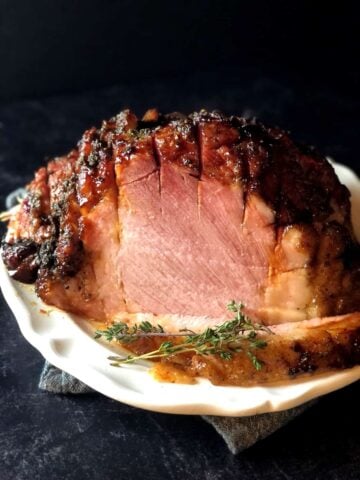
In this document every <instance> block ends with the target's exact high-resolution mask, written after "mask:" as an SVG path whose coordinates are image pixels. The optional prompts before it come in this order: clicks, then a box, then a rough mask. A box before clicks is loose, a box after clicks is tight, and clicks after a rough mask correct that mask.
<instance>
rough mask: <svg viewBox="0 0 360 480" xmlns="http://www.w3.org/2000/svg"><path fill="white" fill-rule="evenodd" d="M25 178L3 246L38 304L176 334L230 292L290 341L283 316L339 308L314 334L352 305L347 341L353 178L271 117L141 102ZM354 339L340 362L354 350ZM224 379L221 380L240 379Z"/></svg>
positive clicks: (359, 301)
mask: <svg viewBox="0 0 360 480" xmlns="http://www.w3.org/2000/svg"><path fill="white" fill-rule="evenodd" d="M27 190H28V195H27V197H26V198H25V200H23V201H22V203H21V205H20V207H19V209H18V211H17V213H16V214H14V215H13V217H12V218H11V220H10V223H9V227H8V233H7V235H6V237H5V240H4V242H3V259H4V261H5V264H6V266H7V268H8V269H9V271H10V272H11V274H12V276H13V277H14V278H15V279H16V280H19V281H21V282H25V283H33V282H35V286H36V291H37V293H38V295H39V296H40V297H41V298H42V299H43V300H44V301H45V302H46V303H48V304H51V305H55V306H57V307H59V308H62V309H64V310H67V311H70V312H74V313H77V314H80V315H85V316H87V317H90V318H94V319H98V320H101V321H109V322H111V321H114V320H124V321H128V322H132V321H139V319H148V320H150V321H154V322H156V323H161V324H163V325H164V327H165V328H166V329H167V330H168V331H169V332H174V331H177V330H178V329H179V328H184V327H186V328H188V329H191V330H195V331H201V330H203V329H204V328H205V327H206V326H210V325H215V324H219V323H221V322H222V321H224V320H225V319H226V318H227V315H228V314H227V313H226V310H225V306H226V304H227V303H228V302H229V301H230V300H232V299H236V300H241V301H242V302H243V303H244V304H245V305H246V309H247V312H248V313H249V314H250V315H251V316H252V317H253V318H255V319H257V320H258V321H260V322H263V323H265V324H267V325H277V324H283V323H284V324H286V325H290V327H288V329H287V330H284V332H285V331H286V338H287V340H286V341H282V338H283V333H282V332H283V331H282V330H281V329H280V330H279V333H278V340H276V341H275V340H274V341H271V345H273V344H274V342H275V344H276V345H278V347H276V348H279V352H280V351H285V350H284V349H289V348H290V344H291V338H292V337H291V335H292V333H291V332H292V328H293V332H295V331H297V332H299V328H300V327H299V325H301V328H302V330H301V331H302V332H308V328H307V325H310V324H307V323H306V322H307V321H309V320H310V319H313V318H324V317H331V318H332V319H333V320H334V319H335V320H334V321H333V320H332V321H331V322H330V324H329V322H328V321H326V322H325V323H326V325H325V324H324V326H323V327H319V328H318V329H317V330H316V331H317V332H320V331H325V329H326V331H331V330H332V329H337V328H338V326H337V325H341V328H342V329H343V330H344V331H345V330H346V325H347V322H346V321H345V320H344V318H349V323H348V325H349V329H350V330H351V331H350V330H349V329H348V330H349V331H350V333H349V331H348V330H346V332H347V334H349V335H350V334H351V335H352V337H351V338H352V339H353V340H352V341H353V343H354V341H355V340H354V338H355V339H357V340H356V341H355V344H356V342H358V338H359V335H360V334H359V332H360V319H359V314H357V313H356V312H359V311H360V254H359V251H360V249H359V244H358V243H357V241H356V238H355V235H354V232H353V229H352V226H351V221H350V201H349V192H348V190H347V189H346V187H344V186H343V185H341V184H340V182H339V180H338V179H337V177H336V175H335V173H334V170H333V168H332V166H331V165H330V164H329V163H328V162H327V160H326V159H325V158H324V157H322V156H321V155H319V154H318V153H317V152H316V151H314V150H313V149H309V148H306V147H303V146H299V145H298V144H296V143H295V142H293V141H292V140H291V138H290V137H289V135H288V134H287V133H286V132H284V131H282V130H279V129H277V128H269V127H266V126H264V125H263V124H261V123H259V122H257V121H255V120H245V119H243V118H239V117H235V116H234V117H226V116H224V115H222V114H221V113H218V112H211V113H208V112H205V111H201V112H199V113H194V114H192V115H190V116H184V115H182V114H178V113H174V114H170V115H161V114H159V113H158V112H157V111H156V110H149V111H148V112H147V113H146V114H145V116H144V117H143V119H142V120H138V119H137V118H136V116H135V115H134V114H133V113H131V112H130V111H128V110H125V111H123V112H121V113H120V114H118V115H117V116H116V117H114V118H112V119H111V120H109V121H105V122H103V124H102V126H101V128H99V129H96V128H91V129H90V130H88V131H86V132H85V134H84V135H83V138H82V139H81V141H80V142H79V144H78V147H77V148H76V149H74V150H73V151H72V152H70V154H69V155H67V156H64V157H59V158H56V159H54V160H52V161H51V162H49V163H48V165H47V166H46V167H42V168H40V169H39V170H38V171H37V172H36V174H35V178H34V180H33V181H32V182H31V183H30V184H29V185H28V187H27ZM345 314H353V315H350V316H346V317H342V316H343V315H345ZM336 316H339V317H338V319H339V320H338V323H337V322H336V318H337V317H336ZM350 320H351V321H350ZM277 328H279V327H277ZM296 328H297V329H298V330H296ZM275 330H276V329H275ZM336 331H337V330H336ZM311 335H312V336H313V330H312V333H311ZM311 335H310V334H309V335H308V337H309V338H310V337H311V338H312V336H311ZM329 335H330V334H329ZM318 337H319V338H325V337H324V335H323V334H322V335H320V334H319V336H318ZM345 337H346V336H345ZM345 337H341V338H345ZM302 338H305V343H306V345H307V346H308V344H309V342H308V341H307V340H306V338H307V335H306V334H305V333H303V334H302ZM346 338H347V337H346ZM294 341H295V340H294ZM319 341H320V340H319ZM276 342H278V343H276ZM325 343H326V342H325V340H324V341H323V343H322V345H323V346H324V348H325ZM340 343H341V342H340ZM343 343H344V342H343ZM345 343H346V342H345ZM320 344H321V341H320ZM284 345H287V346H286V347H285V346H284ZM357 345H358V343H357ZM317 348H318V347H317ZM354 348H355V350H356V348H358V347H353V348H352V350H351V348H350V347H349V348H348V349H347V350H346V349H345V350H346V351H347V354H346V355H347V357H346V361H345V360H344V361H343V363H342V366H343V367H344V366H345V365H346V366H350V365H351V364H356V363H359V354H358V353H357V355H356V354H355V353H354V351H355V350H354ZM307 349H308V350H309V348H308V347H307ZM349 349H350V350H351V352H352V353H351V354H349V351H350V350H349ZM271 350H273V347H271V348H269V349H265V350H264V351H262V352H261V355H262V356H264V355H265V356H266V355H267V354H266V351H268V352H270V351H271ZM345 350H344V349H343V351H344V352H345ZM261 355H260V356H261ZM268 355H270V353H269V354H268ZM279 355H280V353H279ZM299 355H300V354H299ZM337 355H338V356H339V355H340V354H339V353H337ZM344 355H345V353H344ZM344 355H343V356H344ZM340 357H341V355H340ZM325 358H326V356H325ZM191 362H193V363H191V365H192V367H191V368H192V369H193V371H195V372H197V373H198V374H201V375H205V376H208V377H211V375H210V373H207V372H208V370H209V368H208V367H206V368H205V367H201V368H200V367H199V366H197V367H196V366H194V365H195V363H194V362H196V358H195V357H194V358H193V359H192V360H191ZM264 362H265V364H266V358H264ZM322 362H323V363H322V365H325V366H328V367H329V368H331V367H332V366H333V363H334V362H333V363H331V362H330V360H329V362H326V360H323V359H322ZM339 362H340V361H339ZM339 362H338V365H339V366H340V363H341V362H340V363H339ZM200 363H201V362H200ZM205 363H206V362H205ZM207 363H209V360H207ZM245 363H246V362H245ZM290 363H291V362H290ZM235 364H236V362H235V363H234V362H230V363H228V364H227V365H228V366H227V367H226V369H227V371H228V370H229V368H231V365H235ZM271 364H272V365H273V367H272V370H271V368H270V367H268V368H270V371H272V372H273V375H271V374H270V375H269V378H271V376H273V378H277V375H278V374H277V373H276V372H279V367H276V362H275V364H274V362H272V363H271V362H268V365H271ZM188 367H189V365H188ZM188 367H187V368H188ZM232 368H233V370H234V371H235V370H236V371H237V372H239V371H242V370H241V369H240V370H239V368H240V367H239V365H238V364H237V367H236V368H235V367H232ZM249 368H250V367H249ZM291 368H293V373H298V372H297V371H296V369H295V370H294V368H295V366H290V367H289V368H288V369H287V370H288V371H290V370H291ZM245 370H246V368H245ZM285 370H286V369H285ZM285 370H284V369H283V370H282V371H285ZM266 371H267V370H266V369H265V370H264V372H266ZM300 371H301V369H300V370H299V372H300ZM252 374H253V373H252ZM244 375H245V374H244V372H242V378H245V376H246V375H245V376H244ZM225 377H226V378H227V379H228V380H226V378H225V380H224V381H221V382H220V383H224V382H225V383H226V382H227V381H228V383H235V384H239V383H241V381H240V380H239V375H236V374H235V377H236V378H237V380H236V381H235V380H233V378H235V377H234V375H232V374H230V373H229V372H228V373H226V375H225ZM259 378H260V377H259ZM263 380H264V381H265V380H266V381H267V380H268V378H266V379H265V378H264V379H263Z"/></svg>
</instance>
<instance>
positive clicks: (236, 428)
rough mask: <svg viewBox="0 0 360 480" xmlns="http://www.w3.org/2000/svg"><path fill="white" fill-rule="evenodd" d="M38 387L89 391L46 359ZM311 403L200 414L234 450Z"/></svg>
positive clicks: (282, 422) (244, 445)
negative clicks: (238, 414)
mask: <svg viewBox="0 0 360 480" xmlns="http://www.w3.org/2000/svg"><path fill="white" fill-rule="evenodd" d="M39 388H40V389H41V390H45V391H47V392H51V393H62V394H80V393H89V392H92V391H93V390H92V389H91V388H90V387H88V386H87V385H85V383H82V382H80V380H78V379H77V378H75V377H73V376H72V375H69V374H68V373H65V372H63V371H62V370H59V369H58V368H56V367H54V366H53V365H51V364H50V363H48V362H47V361H46V362H45V364H44V368H43V371H42V372H41V376H40V381H39ZM313 403H314V402H309V403H306V404H304V405H300V406H299V407H296V408H292V409H290V410H285V411H283V412H277V413H265V414H263V415H252V416H250V417H215V416H210V415H204V416H203V417H202V418H203V419H204V420H206V421H207V422H208V423H210V424H211V425H212V426H213V427H214V428H215V430H216V431H217V432H218V433H219V434H220V435H221V436H222V438H223V439H224V441H225V443H226V445H227V446H228V448H229V450H230V451H231V452H232V453H234V454H236V453H239V452H241V451H243V450H245V449H247V448H249V447H251V446H252V445H254V444H255V443H257V442H258V441H260V440H262V439H263V438H266V437H268V436H269V435H271V434H272V433H273V432H275V431H276V430H279V428H281V427H283V426H284V425H286V424H287V423H288V422H290V421H291V420H292V419H294V418H295V417H297V416H298V415H300V413H302V412H304V411H305V410H306V409H307V408H309V406H310V405H312V404H313Z"/></svg>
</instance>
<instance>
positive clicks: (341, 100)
mask: <svg viewBox="0 0 360 480" xmlns="http://www.w3.org/2000/svg"><path fill="white" fill-rule="evenodd" d="M257 77H258V76H257V75H254V74H253V73H251V72H250V73H249V75H248V76H246V75H243V74H242V76H241V78H240V77H239V76H238V75H237V74H236V73H233V72H224V71H223V72H222V73H221V74H220V73H218V74H206V73H202V74H197V75H192V76H186V75H184V76H183V77H177V78H176V79H168V81H167V82H166V83H160V82H157V81H155V80H153V81H151V82H150V81H148V82H145V81H144V82H141V81H140V82H137V83H136V84H132V85H128V86H126V85H123V86H118V87H114V88H111V89H107V90H102V91H95V92H85V93H82V94H77V95H73V96H58V97H52V98H45V99H42V100H27V101H21V102H14V103H8V104H6V105H2V106H0V203H1V205H3V204H4V198H5V196H6V195H7V194H8V193H9V192H10V191H12V190H13V189H15V188H17V187H19V186H22V185H23V184H24V183H25V182H26V181H28V180H29V179H30V178H31V176H32V172H33V171H34V169H35V168H36V167H37V166H39V165H40V164H41V163H42V162H43V161H44V159H45V158H48V157H51V156H53V155H56V154H62V153H64V152H66V151H67V150H69V149H70V148H71V147H72V146H73V145H74V143H75V142H76V141H77V140H78V139H79V137H80V136H81V133H82V131H83V130H84V129H85V128H87V127H88V126H90V125H92V124H99V121H100V120H101V119H102V118H106V117H109V116H110V115H112V114H114V113H116V112H117V111H118V110H120V109H121V108H123V107H124V106H130V107H132V108H133V109H134V110H135V111H136V112H137V113H139V114H141V112H142V111H144V110H145V109H146V108H148V107H152V106H158V107H159V108H160V109H161V110H162V111H171V110H183V111H185V112H189V111H191V110H193V109H198V108H200V107H207V108H219V109H222V110H224V111H226V112H228V113H239V112H243V111H246V113H247V114H254V113H255V114H257V115H258V116H259V117H260V118H262V119H263V120H265V121H267V122H269V123H275V124H278V125H280V126H282V127H285V128H289V129H291V130H292V131H293V133H294V136H295V137H296V138H298V139H299V140H301V141H305V142H307V143H311V144H315V145H317V146H318V147H319V149H320V150H321V151H323V152H325V153H326V154H329V155H332V156H333V157H334V158H336V160H338V161H340V162H342V163H345V164H348V165H351V166H352V168H354V169H355V170H357V172H358V173H359V170H360V169H359V166H360V165H359V163H358V155H359V154H358V146H357V143H358V123H357V115H358V113H359V108H358V107H359V97H358V96H357V95H355V92H354V91H352V90H351V89H344V88H341V89H340V88H339V89H337V88H336V87H335V86H333V87H331V88H329V87H325V86H321V85H318V86H317V87H316V86H309V85H303V84H302V82H301V80H299V81H297V82H294V81H290V80H289V79H286V78H282V79H281V81H278V80H276V79H274V78H263V77H261V78H258V79H256V78H257ZM0 321H1V328H0V395H1V397H0V398H1V400H0V480H28V479H33V480H36V479H55V480H57V479H61V480H72V479H77V480H81V479H91V480H100V479H101V480H106V479H125V478H126V479H135V480H136V479H146V478H148V479H150V480H151V479H155V478H157V479H163V478H164V479H165V478H170V479H184V478H188V479H200V478H204V479H208V480H218V479H223V478H226V479H235V478H236V479H237V478H241V479H245V480H247V479H264V480H267V479H272V480H277V479H279V480H280V479H281V480H282V479H291V480H292V479H303V478H311V479H325V478H326V479H327V480H340V479H341V480H343V479H349V480H351V479H354V480H355V479H359V478H360V467H359V466H360V441H359V433H358V432H359V424H360V422H359V404H360V385H359V383H357V384H355V385H352V386H350V387H347V388H345V389H343V390H341V391H339V392H335V393H333V394H330V395H328V396H326V397H325V398H323V399H321V401H320V402H319V403H318V404H317V405H316V406H314V407H313V408H312V409H310V410H309V411H307V412H306V413H305V414H303V415H302V416H301V417H300V418H298V419H296V420H295V421H293V422H292V423H291V424H290V425H288V426H286V427H284V428H283V429H281V430H280V431H278V432H277V433H276V434H274V435H272V436H271V437H270V438H268V439H266V440H264V441H262V442H260V443H258V444H257V445H256V446H255V447H253V448H251V449H249V450H248V451H246V452H244V453H242V454H240V455H238V456H233V455H232V454H231V453H229V451H228V450H227V448H226V446H225V444H224V442H223V441H222V439H221V438H220V437H219V436H218V435H217V434H216V432H215V431H214V430H213V429H212V427H211V426H210V425H207V424H206V423H205V422H204V421H203V420H201V419H200V418H199V417H190V416H177V415H165V414H157V413H151V412H145V411H141V410H137V409H134V408H131V407H127V406H123V405H120V404H118V403H117V402H115V401H112V400H109V399H107V398H105V397H103V396H101V395H96V394H91V395H84V396H61V395H51V394H47V393H44V392H41V391H39V390H38V388H37V383H38V378H39V374H40V371H41V368H42V364H43V359H42V357H41V356H40V354H39V353H38V352H36V351H35V350H34V349H33V348H32V347H31V346H30V345H29V344H28V343H27V342H26V341H25V339H24V338H23V337H22V336H21V334H20V332H19V329H18V326H17V324H16V322H15V320H14V318H13V315H12V313H11V312H10V310H9V308H8V307H7V306H6V304H5V303H4V301H3V300H1V304H0Z"/></svg>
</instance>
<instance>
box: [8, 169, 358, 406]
mask: <svg viewBox="0 0 360 480" xmlns="http://www.w3.org/2000/svg"><path fill="white" fill-rule="evenodd" d="M336 171H337V173H338V175H339V177H340V179H341V181H342V182H343V183H345V184H346V185H347V186H348V187H349V188H350V190H351V192H352V201H353V214H354V218H353V221H354V225H355V228H356V233H357V236H358V238H360V181H359V179H358V178H357V177H356V175H355V174H354V173H353V172H352V171H351V170H349V169H348V168H347V167H344V166H342V165H336ZM0 285H1V288H2V291H3V294H4V297H5V299H6V301H7V302H8V304H9V306H10V308H11V309H12V311H13V313H14V315H15V317H16V319H17V321H18V323H19V326H20V329H21V332H22V333H23V335H24V337H25V338H26V339H27V340H28V341H29V342H30V343H31V344H32V345H33V346H34V347H35V348H36V349H37V350H39V351H40V352H41V354H42V355H43V356H44V357H45V358H46V359H47V360H48V361H49V362H51V363H52V364H53V365H55V366H57V367H59V368H61V369H62V370H64V371H66V372H68V373H70V374H72V375H74V376H75V377H77V378H78V379H80V380H82V381H83V382H84V383H86V384H87V385H89V386H90V387H92V388H93V389H94V390H97V391H98V392H100V393H103V394H104V395H106V396H108V397H110V398H113V399H115V400H118V401H120V402H123V403H127V404H129V405H133V406H136V407H140V408H144V409H148V410H154V411H158V412H168V413H180V414H207V415H224V416H245V415H254V414H258V413H266V412H276V411H279V410H285V409H287V408H291V407H295V406H296V405H299V404H301V403H304V402H307V401H309V400H311V399H312V398H315V397H318V396H320V395H324V394H326V393H329V392H331V391H333V390H337V389H339V388H341V387H344V386H346V385H348V384H350V383H352V382H355V381H356V380H358V379H359V378H360V366H359V367H355V368H352V369H349V370H345V371H341V372H336V373H329V374H322V375H313V376H311V377H307V378H306V379H302V380H291V381H288V382H286V383H281V384H279V383H278V384H276V385H275V384H273V385H267V386H259V387H218V386H214V385H212V384H211V383H210V382H209V381H207V380H205V379H199V380H198V382H197V383H196V384H195V385H184V384H171V383H160V382H157V381H155V380H154V379H153V378H152V376H151V375H149V373H148V371H149V365H147V364H145V363H144V364H143V365H126V366H124V367H122V368H115V367H111V366H110V365H109V361H108V360H107V357H108V356H109V355H110V354H113V350H111V347H110V346H109V345H106V344H102V343H99V342H98V341H95V340H94V339H93V331H92V330H91V328H90V326H89V324H88V322H86V321H85V320H83V319H81V318H78V317H75V316H73V315H70V314H67V313H65V312H63V311H61V310H58V309H56V308H49V307H48V306H46V305H45V304H43V303H42V302H41V300H40V299H39V298H38V297H37V296H36V295H35V293H34V289H33V287H32V286H28V285H23V284H21V283H18V282H15V281H13V280H11V279H10V278H9V276H8V274H7V271H6V269H5V267H4V265H3V264H2V263H1V265H0Z"/></svg>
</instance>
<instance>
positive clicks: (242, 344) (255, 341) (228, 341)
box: [95, 300, 272, 370]
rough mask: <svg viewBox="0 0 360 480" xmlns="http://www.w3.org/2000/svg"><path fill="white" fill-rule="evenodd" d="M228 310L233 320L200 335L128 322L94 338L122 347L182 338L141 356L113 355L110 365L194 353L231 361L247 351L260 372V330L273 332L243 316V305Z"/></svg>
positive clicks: (262, 343)
mask: <svg viewBox="0 0 360 480" xmlns="http://www.w3.org/2000/svg"><path fill="white" fill-rule="evenodd" d="M227 309H228V310H229V311H231V312H234V318H233V320H230V321H227V322H225V323H222V324H221V325H217V326H215V327H214V328H210V327H208V328H207V329H206V330H205V331H204V332H202V333H200V334H197V333H195V332H193V331H191V330H187V329H185V330H180V331H179V333H176V334H172V333H167V332H165V331H164V329H163V327H162V326H161V325H155V326H154V325H152V324H151V323H150V322H147V321H145V322H141V323H140V324H139V325H137V324H136V325H133V326H131V327H129V326H128V325H127V324H126V323H123V322H119V323H114V324H113V325H111V326H110V327H108V328H106V329H105V330H96V332H95V338H96V339H98V338H101V337H103V338H104V339H105V340H107V341H109V342H111V341H113V340H115V341H118V342H120V343H123V344H129V343H132V342H134V341H136V340H138V339H140V338H144V337H146V338H149V337H183V341H182V342H180V343H174V342H173V341H169V340H166V341H164V342H162V343H161V345H160V346H159V348H157V349H156V350H153V351H151V352H147V353H144V354H142V355H128V356H126V357H119V356H111V357H109V360H111V361H112V363H111V365H113V366H117V367H118V366H120V365H122V364H125V363H133V362H136V361H138V360H153V359H159V358H163V357H169V356H172V355H176V354H180V353H189V352H192V353H195V354H198V355H217V356H219V357H220V358H222V359H223V360H230V359H231V358H232V356H233V354H234V353H236V352H240V351H243V352H246V354H247V356H248V357H249V359H250V361H251V363H252V364H253V366H254V368H255V369H256V370H260V369H261V367H262V362H261V360H259V359H258V358H257V357H256V355H255V353H254V350H256V349H261V348H265V347H266V345H267V343H266V341H265V340H263V339H261V338H258V337H257V334H258V332H259V331H263V332H267V333H272V332H271V330H269V329H268V328H267V327H265V326H264V325H261V324H258V323H254V322H252V321H251V320H250V318H249V317H248V316H247V315H246V314H244V312H243V309H244V305H243V304H242V303H236V302H235V301H234V300H233V301H232V302H230V303H229V304H228V305H227Z"/></svg>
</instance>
